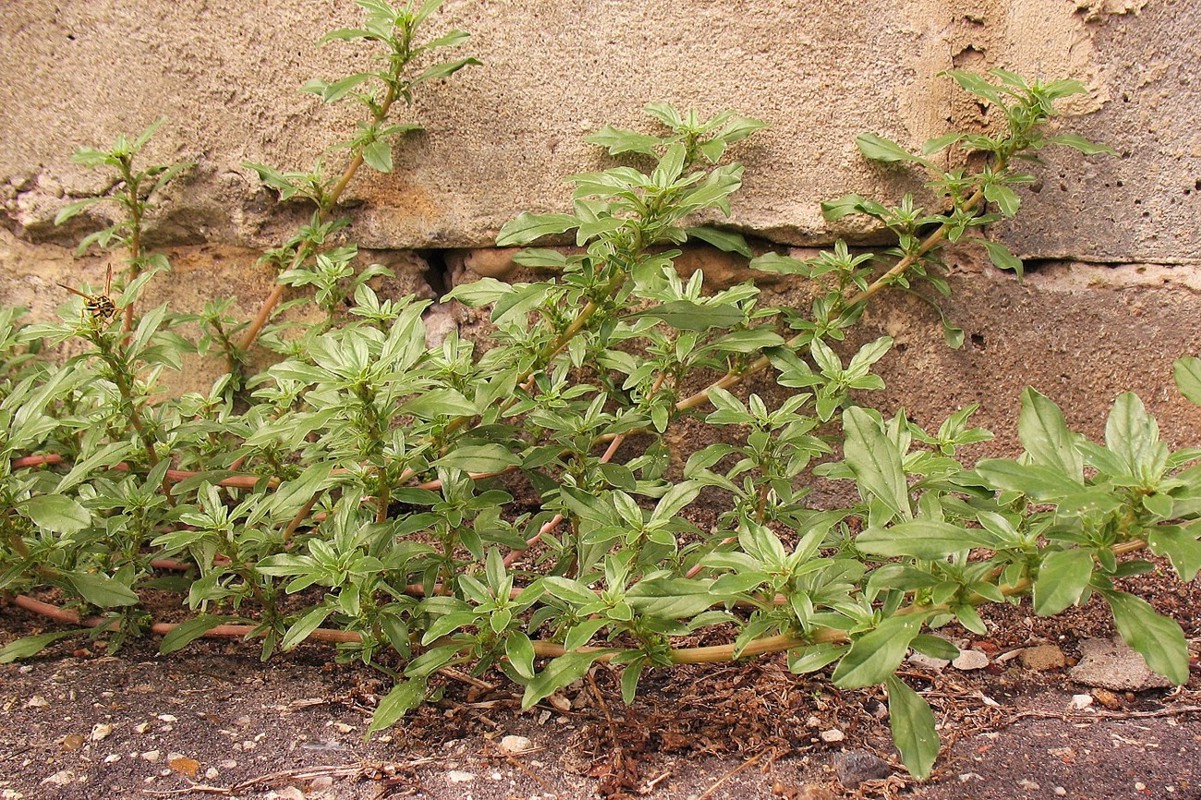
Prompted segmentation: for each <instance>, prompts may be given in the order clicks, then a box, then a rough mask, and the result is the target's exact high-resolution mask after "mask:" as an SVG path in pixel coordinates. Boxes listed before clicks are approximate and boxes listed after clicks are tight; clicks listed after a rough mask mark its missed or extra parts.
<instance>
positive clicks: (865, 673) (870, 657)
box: [832, 614, 925, 689]
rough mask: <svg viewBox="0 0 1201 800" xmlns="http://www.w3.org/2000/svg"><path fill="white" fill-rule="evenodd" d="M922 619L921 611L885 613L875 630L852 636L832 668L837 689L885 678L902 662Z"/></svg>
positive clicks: (871, 683) (868, 683) (870, 683)
mask: <svg viewBox="0 0 1201 800" xmlns="http://www.w3.org/2000/svg"><path fill="white" fill-rule="evenodd" d="M923 622H925V617H924V616H923V615H922V614H902V615H899V616H895V617H887V618H885V619H884V620H883V621H881V622H880V624H879V625H877V626H876V628H875V630H873V631H871V632H870V633H866V634H864V635H863V636H860V637H859V638H857V639H855V641H854V642H853V643H852V644H851V649H850V651H849V652H848V653H847V654H846V655H845V656H843V657H842V661H839V662H838V667H837V668H836V669H835V670H834V675H833V676H832V679H833V681H834V685H835V686H837V687H839V688H840V689H861V688H863V687H864V686H875V685H876V684H877V683H881V682H882V681H884V679H886V678H887V677H888V676H890V675H892V674H893V673H894V672H896V670H897V667H899V666H901V662H902V661H903V660H904V659H905V654H906V653H907V652H908V651H909V643H910V642H911V641H913V637H915V636H917V635H918V633H920V632H921V629H922V623H923Z"/></svg>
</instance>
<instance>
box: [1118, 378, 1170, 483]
mask: <svg viewBox="0 0 1201 800" xmlns="http://www.w3.org/2000/svg"><path fill="white" fill-rule="evenodd" d="M1105 446H1106V447H1107V448H1109V450H1110V451H1111V452H1112V453H1113V454H1114V455H1116V456H1117V457H1118V459H1119V460H1120V461H1121V463H1122V466H1123V468H1124V469H1125V470H1126V474H1127V475H1131V476H1133V477H1136V478H1140V479H1142V480H1144V481H1147V482H1152V481H1156V480H1158V479H1159V478H1160V477H1162V476H1163V473H1164V470H1166V469H1167V465H1168V455H1169V453H1168V448H1167V445H1165V444H1164V443H1163V442H1161V441H1160V440H1159V424H1158V423H1157V422H1156V421H1155V418H1154V417H1152V416H1151V415H1150V414H1148V413H1147V409H1146V408H1145V407H1144V406H1143V401H1142V400H1140V399H1139V397H1138V395H1136V394H1134V393H1133V392H1123V393H1122V394H1120V395H1118V399H1117V400H1116V401H1114V404H1113V408H1112V409H1111V410H1110V412H1109V418H1108V419H1107V420H1106V423H1105Z"/></svg>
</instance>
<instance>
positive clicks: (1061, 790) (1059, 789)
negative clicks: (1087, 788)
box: [1051, 786, 1068, 797]
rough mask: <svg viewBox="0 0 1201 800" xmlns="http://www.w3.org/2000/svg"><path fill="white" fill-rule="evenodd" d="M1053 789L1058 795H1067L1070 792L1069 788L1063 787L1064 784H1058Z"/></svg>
mask: <svg viewBox="0 0 1201 800" xmlns="http://www.w3.org/2000/svg"><path fill="white" fill-rule="evenodd" d="M1051 791H1052V792H1054V793H1055V796H1056V797H1063V796H1064V795H1066V794H1067V793H1068V790H1067V789H1065V788H1063V787H1062V786H1056V787H1055V788H1054V789H1052V790H1051Z"/></svg>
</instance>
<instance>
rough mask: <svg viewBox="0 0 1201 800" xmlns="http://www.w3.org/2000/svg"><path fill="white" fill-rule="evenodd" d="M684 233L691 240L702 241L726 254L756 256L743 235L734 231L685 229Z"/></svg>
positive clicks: (744, 256)
mask: <svg viewBox="0 0 1201 800" xmlns="http://www.w3.org/2000/svg"><path fill="white" fill-rule="evenodd" d="M684 232H685V233H687V234H688V236H689V237H690V238H693V239H700V240H701V241H702V242H706V243H708V244H711V245H713V246H714V247H716V248H717V249H718V250H722V251H724V252H726V253H737V254H738V255H740V256H742V257H743V258H750V257H751V256H753V255H754V253H752V252H751V247H750V245H748V244H747V243H746V239H745V238H743V236H742V234H740V233H734V232H733V231H723V230H718V229H717V228H685V229H684Z"/></svg>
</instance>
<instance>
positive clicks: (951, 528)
mask: <svg viewBox="0 0 1201 800" xmlns="http://www.w3.org/2000/svg"><path fill="white" fill-rule="evenodd" d="M995 543H996V542H995V539H994V537H993V536H991V535H990V534H989V533H988V532H987V531H983V530H980V529H977V528H964V527H961V526H959V525H952V524H951V523H949V522H939V521H937V520H930V519H915V520H912V521H910V522H900V523H897V524H896V525H891V526H889V527H887V528H868V529H867V530H865V531H863V533H861V534H859V535H858V536H857V537H855V547H856V548H858V549H859V550H861V551H863V552H864V553H868V554H871V555H877V556H885V557H888V558H893V557H896V556H912V557H913V558H922V559H929V560H933V559H941V558H945V557H946V556H948V555H950V554H951V553H958V552H962V551H964V550H968V549H971V548H973V547H990V546H992V545H994V544H995Z"/></svg>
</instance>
